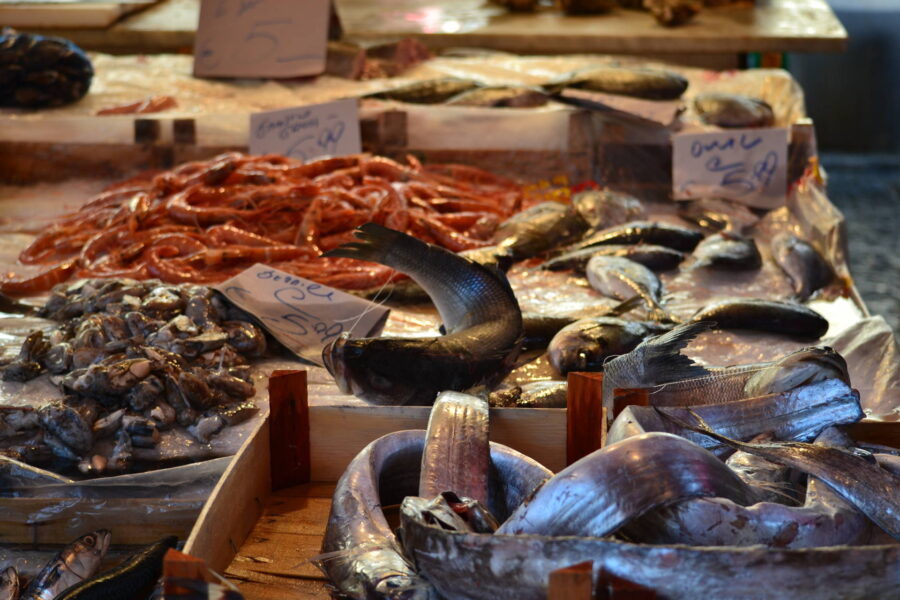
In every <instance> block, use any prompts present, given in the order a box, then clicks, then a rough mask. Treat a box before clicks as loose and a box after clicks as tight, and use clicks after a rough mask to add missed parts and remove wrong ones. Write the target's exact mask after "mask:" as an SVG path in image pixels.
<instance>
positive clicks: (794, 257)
mask: <svg viewBox="0 0 900 600" xmlns="http://www.w3.org/2000/svg"><path fill="white" fill-rule="evenodd" d="M771 247H772V256H773V257H774V258H775V262H776V263H778V266H779V267H781V269H782V270H783V271H784V272H785V273H786V274H787V276H788V278H789V279H790V280H791V286H792V287H793V288H794V293H795V294H797V298H798V299H799V300H801V301H803V300H806V299H807V298H809V297H810V296H811V295H812V294H813V292H815V291H816V290H819V289H821V288H823V287H825V286H826V285H828V284H829V283H831V281H832V279H834V272H833V271H832V270H831V267H830V266H828V263H827V262H826V261H825V259H824V258H822V255H821V254H819V253H818V252H817V251H816V249H815V248H813V247H812V245H811V244H810V243H809V242H805V241H803V240H801V239H800V238H798V237H797V236H794V235H791V234H789V233H782V234H779V235H776V236H775V237H774V238H773V239H772V243H771Z"/></svg>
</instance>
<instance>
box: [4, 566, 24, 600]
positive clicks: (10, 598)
mask: <svg viewBox="0 0 900 600" xmlns="http://www.w3.org/2000/svg"><path fill="white" fill-rule="evenodd" d="M18 597H19V572H18V571H16V568H15V567H7V568H6V569H4V570H3V572H0V600H16V599H17V598H18Z"/></svg>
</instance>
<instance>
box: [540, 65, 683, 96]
mask: <svg viewBox="0 0 900 600" xmlns="http://www.w3.org/2000/svg"><path fill="white" fill-rule="evenodd" d="M566 87H574V88H582V89H586V90H592V91H595V92H604V93H606V94H617V95H620V96H632V97H635V98H644V99H646V100H676V99H678V98H680V97H681V95H682V94H683V93H684V91H685V90H686V89H687V87H688V81H687V79H685V78H684V77H682V76H681V75H679V74H678V73H675V72H673V71H666V70H663V69H648V68H635V67H611V66H597V67H588V68H585V69H580V70H578V71H575V72H573V73H569V74H566V75H564V76H562V77H560V78H558V79H556V80H554V81H552V82H550V83H549V84H547V85H545V86H544V88H545V89H548V90H550V91H551V92H554V93H555V92H558V91H560V90H561V89H562V88H566Z"/></svg>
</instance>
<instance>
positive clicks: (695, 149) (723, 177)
mask: <svg viewBox="0 0 900 600" xmlns="http://www.w3.org/2000/svg"><path fill="white" fill-rule="evenodd" d="M787 152H788V131H787V129H783V128H770V129H729V130H727V131H725V130H723V131H716V132H713V133H680V134H676V135H675V136H673V137H672V191H673V194H674V197H675V199H676V200H686V199H691V198H703V197H720V198H730V199H732V200H736V201H739V202H742V203H744V204H748V205H750V206H755V207H758V208H776V207H778V206H781V205H782V204H784V201H785V196H786V195H787Z"/></svg>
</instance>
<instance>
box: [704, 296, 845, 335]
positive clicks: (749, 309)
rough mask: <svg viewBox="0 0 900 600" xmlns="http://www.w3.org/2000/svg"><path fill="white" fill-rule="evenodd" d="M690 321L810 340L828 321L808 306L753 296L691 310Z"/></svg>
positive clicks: (727, 300) (721, 327) (823, 330)
mask: <svg viewBox="0 0 900 600" xmlns="http://www.w3.org/2000/svg"><path fill="white" fill-rule="evenodd" d="M691 320H692V321H709V322H713V323H715V327H716V328H717V329H753V330H756V331H768V332H770V333H780V334H783V335H793V336H798V337H804V338H810V339H818V338H820V337H822V336H823V335H825V332H826V331H828V321H827V320H825V318H824V317H823V316H822V315H820V314H819V313H817V312H816V311H814V310H812V309H811V308H807V307H805V306H803V305H802V304H797V303H793V302H778V301H776V300H761V299H756V298H731V299H725V300H719V301H717V302H713V303H712V304H709V305H707V306H705V307H703V308H701V309H700V310H699V311H697V312H696V313H694V315H693V316H692V317H691Z"/></svg>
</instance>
